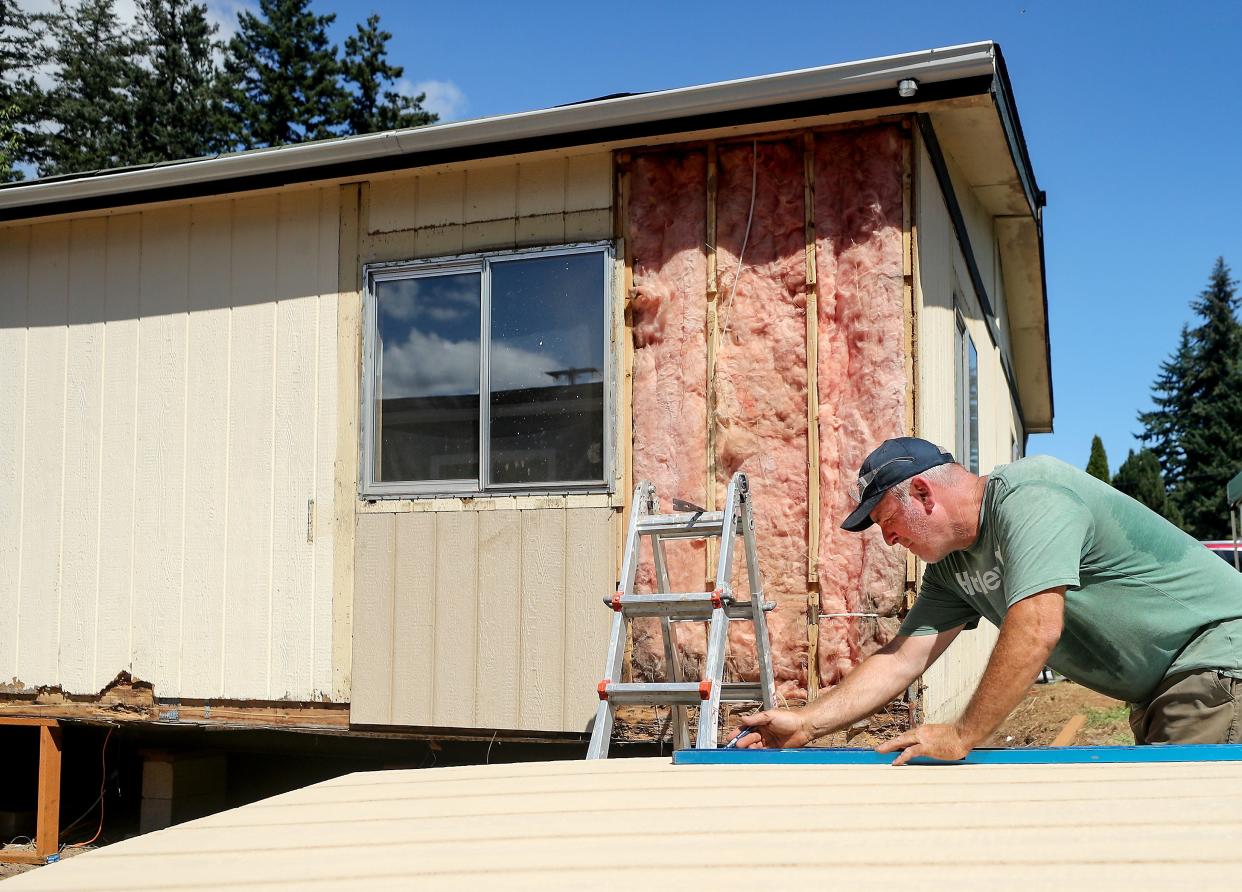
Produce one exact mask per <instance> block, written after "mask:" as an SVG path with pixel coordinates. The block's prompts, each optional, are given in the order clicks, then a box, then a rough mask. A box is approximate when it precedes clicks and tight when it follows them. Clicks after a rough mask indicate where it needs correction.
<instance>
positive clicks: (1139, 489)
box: [1113, 449, 1182, 527]
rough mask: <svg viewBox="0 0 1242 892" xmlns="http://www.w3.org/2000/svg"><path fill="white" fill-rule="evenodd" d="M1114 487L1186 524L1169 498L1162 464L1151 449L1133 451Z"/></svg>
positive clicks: (1178, 522) (1118, 470) (1162, 513)
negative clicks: (1162, 473)
mask: <svg viewBox="0 0 1242 892" xmlns="http://www.w3.org/2000/svg"><path fill="white" fill-rule="evenodd" d="M1113 486H1115V487H1116V488H1117V489H1118V490H1120V491H1121V492H1123V493H1125V494H1126V495H1128V496H1129V497H1130V498H1132V499H1135V500H1137V501H1139V502H1142V503H1143V504H1144V505H1146V506H1147V507H1148V508H1150V509H1151V510H1152V511H1155V512H1156V513H1157V514H1159V515H1161V516H1162V517H1164V518H1166V519H1167V520H1170V521H1172V522H1173V523H1175V524H1177V525H1178V526H1179V527H1180V526H1181V525H1182V515H1181V512H1180V511H1178V510H1177V506H1176V505H1174V504H1173V501H1172V500H1171V499H1170V498H1169V493H1168V490H1167V489H1166V488H1165V485H1164V477H1162V476H1161V474H1160V462H1159V461H1157V460H1156V454H1155V453H1154V452H1152V451H1151V450H1150V449H1140V450H1139V451H1138V452H1137V453H1136V452H1135V451H1134V450H1133V449H1131V450H1130V454H1129V455H1128V456H1126V460H1125V461H1124V462H1122V463H1121V467H1120V468H1118V469H1117V476H1115V477H1114V478H1113Z"/></svg>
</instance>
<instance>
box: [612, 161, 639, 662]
mask: <svg viewBox="0 0 1242 892" xmlns="http://www.w3.org/2000/svg"><path fill="white" fill-rule="evenodd" d="M613 164H614V167H613V169H614V172H615V182H616V196H615V203H616V210H615V215H616V216H615V223H614V225H615V226H616V229H617V233H618V235H619V236H620V238H621V256H622V258H623V261H622V262H623V264H624V268H623V273H622V301H623V307H624V309H623V312H624V317H625V331H624V333H623V335H622V338H621V366H622V376H623V377H622V380H621V400H620V402H621V411H620V421H619V425H618V426H619V427H620V429H621V452H622V473H621V499H622V505H623V508H622V514H621V523H618V524H616V531H617V542H616V561H615V562H614V564H613V567H614V572H613V577H614V578H616V577H617V576H618V575H619V574H620V572H621V560H622V552H623V551H624V550H625V531H626V529H627V528H628V525H629V516H630V512H631V511H633V510H634V505H633V495H634V250H633V247H632V240H631V239H630V154H629V153H628V152H619V153H617V154H616V155H615V156H614V160H613ZM621 671H622V679H623V681H626V682H629V681H633V679H634V630H633V628H631V626H630V624H629V623H627V624H626V630H625V657H624V661H623V663H622V670H621Z"/></svg>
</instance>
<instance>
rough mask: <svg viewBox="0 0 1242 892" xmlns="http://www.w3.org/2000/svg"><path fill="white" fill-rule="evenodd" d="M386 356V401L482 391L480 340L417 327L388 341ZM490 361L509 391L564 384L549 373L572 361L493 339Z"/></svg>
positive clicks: (384, 365)
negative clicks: (441, 334) (454, 337)
mask: <svg viewBox="0 0 1242 892" xmlns="http://www.w3.org/2000/svg"><path fill="white" fill-rule="evenodd" d="M383 357H384V358H383V388H384V398H385V399H393V398H394V397H396V398H399V397H405V396H448V395H450V394H463V393H477V392H478V387H479V343H478V341H473V340H471V341H450V340H446V339H444V338H441V337H439V336H437V335H430V334H426V333H424V332H421V331H412V332H410V337H409V338H408V339H407V340H406V341H405V342H404V343H400V344H391V343H386V344H384V353H383ZM490 365H491V372H492V380H494V381H496V382H503V383H501V384H500V386H502V387H504V388H505V389H509V388H514V389H517V388H524V387H552V386H555V385H556V384H557V383H564V382H563V381H562V382H558V381H557V380H556V379H554V378H553V377H552V376H551V375H549V374H548V372H551V371H555V370H558V369H563V368H565V367H566V365H567V363H566V362H565V361H564V360H563V359H561V358H559V357H557V356H553V355H551V354H550V353H544V352H534V351H531V350H523V349H521V348H518V347H513V346H511V345H509V344H503V343H501V344H496V343H493V344H492V352H491V362H490Z"/></svg>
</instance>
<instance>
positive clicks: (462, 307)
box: [375, 272, 481, 481]
mask: <svg viewBox="0 0 1242 892" xmlns="http://www.w3.org/2000/svg"><path fill="white" fill-rule="evenodd" d="M480 279H481V276H480V274H479V273H477V272H469V273H459V274H452V275H438V276H423V277H417V278H407V279H394V280H385V281H378V282H376V283H375V297H376V317H377V325H378V332H377V334H378V338H377V344H378V350H377V364H378V368H377V371H376V379H377V380H376V384H377V386H376V394H377V403H378V405H377V406H376V424H377V427H378V428H379V432H380V436H379V437H377V438H376V450H377V452H378V453H379V454H378V455H376V456H375V458H376V461H375V468H376V477H377V479H378V480H381V481H383V480H413V481H419V480H462V479H471V478H477V477H478V473H479V305H480V302H479V295H480Z"/></svg>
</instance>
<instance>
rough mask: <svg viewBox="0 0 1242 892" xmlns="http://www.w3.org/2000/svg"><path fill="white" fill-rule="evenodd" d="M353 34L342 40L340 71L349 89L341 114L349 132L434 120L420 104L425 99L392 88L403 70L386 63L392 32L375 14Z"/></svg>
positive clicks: (361, 131)
mask: <svg viewBox="0 0 1242 892" xmlns="http://www.w3.org/2000/svg"><path fill="white" fill-rule="evenodd" d="M357 29H358V30H357V33H356V34H353V35H352V36H350V37H347V38H346V39H345V54H344V58H343V59H342V61H341V70H342V74H343V75H344V78H345V82H346V84H347V85H348V88H349V90H350V92H349V93H348V94H346V97H345V100H344V101H345V106H344V109H343V113H342V115H341V117H342V119H343V120H344V121H345V124H346V128H347V132H349V133H378V132H380V131H383V130H396V129H399V128H403V127H420V126H422V125H424V124H430V123H432V122H434V121H435V120H436V115H433V114H431V113H430V112H428V111H426V110H425V109H424V108H423V107H422V103H423V101H424V100H425V99H426V98H427V95H426V94H425V93H420V94H419V95H418V96H404V95H402V94H400V93H398V92H396V91H394V90H393V89H391V86H392V84H394V83H395V82H396V81H398V80H400V78H401V75H402V74H403V73H404V71H405V69H404V68H402V67H401V66H400V65H391V64H389V62H388V41H389V40H391V39H392V34H391V33H389V32H388V31H384V30H382V29H381V28H380V26H379V16H378V15H377V14H374V13H373V14H372V15H370V16H369V17H368V18H367V20H366V24H365V25H358V26H357Z"/></svg>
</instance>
